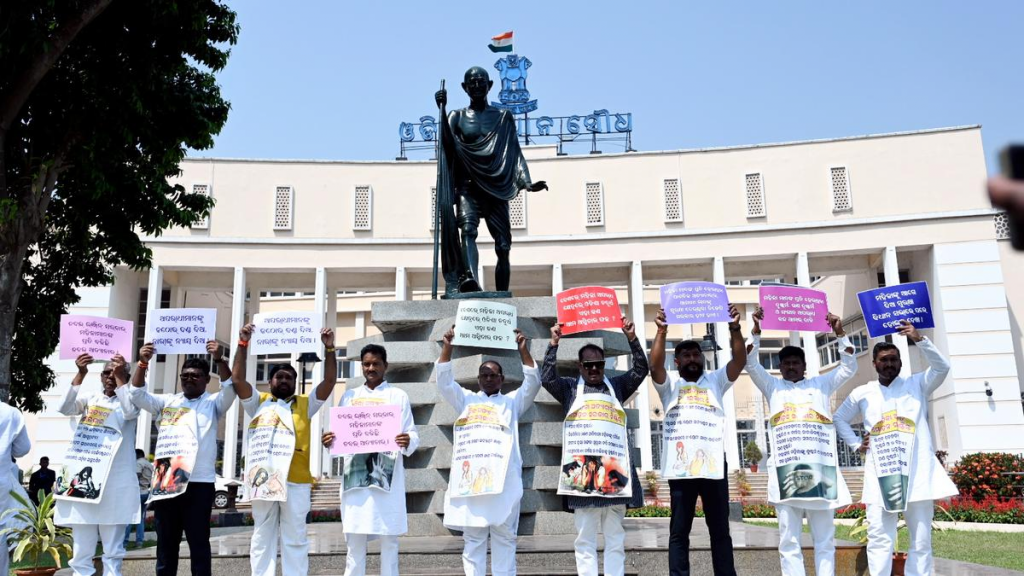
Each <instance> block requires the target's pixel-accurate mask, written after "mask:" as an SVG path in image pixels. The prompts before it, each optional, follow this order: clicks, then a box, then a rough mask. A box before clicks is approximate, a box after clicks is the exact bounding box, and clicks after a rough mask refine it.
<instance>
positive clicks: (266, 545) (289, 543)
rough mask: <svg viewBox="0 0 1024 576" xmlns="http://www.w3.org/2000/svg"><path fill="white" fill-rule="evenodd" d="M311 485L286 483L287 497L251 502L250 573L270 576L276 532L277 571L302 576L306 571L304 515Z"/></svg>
mask: <svg viewBox="0 0 1024 576" xmlns="http://www.w3.org/2000/svg"><path fill="white" fill-rule="evenodd" d="M311 488H312V486H311V485H310V484H294V483H292V482H288V497H287V500H285V501H284V502H267V501H264V500H253V501H252V520H253V525H254V529H253V532H252V543H251V545H250V552H251V554H250V556H249V565H250V567H251V568H252V576H274V574H275V565H276V564H277V537H278V535H280V536H281V573H282V574H288V576H292V575H294V576H306V574H307V573H308V572H309V540H308V539H307V538H306V514H308V513H309V508H310V505H311V502H310V490H311Z"/></svg>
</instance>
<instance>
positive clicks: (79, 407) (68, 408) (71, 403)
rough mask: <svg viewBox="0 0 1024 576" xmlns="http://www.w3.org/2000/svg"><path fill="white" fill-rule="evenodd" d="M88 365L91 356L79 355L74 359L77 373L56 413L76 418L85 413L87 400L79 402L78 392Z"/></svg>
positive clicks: (86, 373) (87, 370) (90, 361)
mask: <svg viewBox="0 0 1024 576" xmlns="http://www.w3.org/2000/svg"><path fill="white" fill-rule="evenodd" d="M89 364H92V356H90V355H88V354H79V356H78V358H75V366H76V367H77V368H78V372H76V373H75V377H74V378H72V379H71V386H68V389H67V391H66V392H65V393H64V398H63V399H62V400H61V403H60V406H58V407H57V411H58V412H60V413H61V414H63V415H65V416H78V415H79V414H82V413H84V412H85V408H86V406H87V405H88V404H89V399H88V398H86V399H84V400H80V399H79V398H78V391H79V390H80V389H81V386H82V382H84V381H85V377H86V376H87V375H88V374H89Z"/></svg>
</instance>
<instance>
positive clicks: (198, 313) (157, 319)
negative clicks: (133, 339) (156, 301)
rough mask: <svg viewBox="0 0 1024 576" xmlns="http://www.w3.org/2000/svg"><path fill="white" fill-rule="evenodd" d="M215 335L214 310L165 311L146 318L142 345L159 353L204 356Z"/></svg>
mask: <svg viewBox="0 0 1024 576" xmlns="http://www.w3.org/2000/svg"><path fill="white" fill-rule="evenodd" d="M216 332H217V309H216V308H166V309H159V310H150V311H149V312H148V313H147V316H146V342H152V343H153V346H155V347H156V350H157V352H158V353H160V354H206V343H207V342H209V341H210V340H215V339H216V338H215V335H216Z"/></svg>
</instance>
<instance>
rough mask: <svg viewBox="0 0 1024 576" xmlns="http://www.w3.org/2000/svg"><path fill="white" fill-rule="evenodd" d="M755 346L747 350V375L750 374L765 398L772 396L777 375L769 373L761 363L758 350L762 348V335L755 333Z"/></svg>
mask: <svg viewBox="0 0 1024 576" xmlns="http://www.w3.org/2000/svg"><path fill="white" fill-rule="evenodd" d="M753 340H754V347H753V348H752V349H751V350H750V352H747V366H746V369H747V375H748V376H750V380H751V381H753V382H754V386H757V389H758V390H760V391H761V394H764V397H765V398H771V396H772V391H773V389H774V388H775V377H774V376H772V375H771V374H769V373H768V371H767V370H765V369H764V366H762V365H761V359H760V357H759V356H758V351H759V350H760V349H761V335H760V334H754V336H753Z"/></svg>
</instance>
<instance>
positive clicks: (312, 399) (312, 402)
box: [306, 392, 326, 420]
mask: <svg viewBox="0 0 1024 576" xmlns="http://www.w3.org/2000/svg"><path fill="white" fill-rule="evenodd" d="M324 402H326V400H321V399H319V398H317V397H316V393H315V392H314V393H313V394H310V395H309V405H308V407H307V408H306V412H307V413H308V414H309V419H310V420H312V419H313V416H316V414H317V412H319V411H320V408H321V407H323V405H324Z"/></svg>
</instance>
